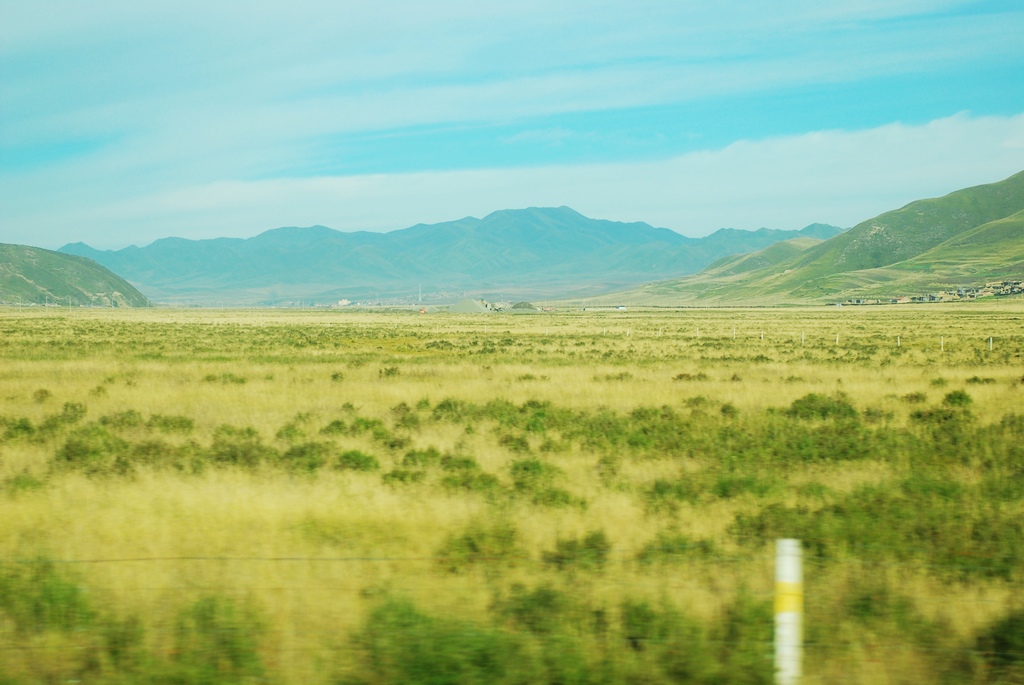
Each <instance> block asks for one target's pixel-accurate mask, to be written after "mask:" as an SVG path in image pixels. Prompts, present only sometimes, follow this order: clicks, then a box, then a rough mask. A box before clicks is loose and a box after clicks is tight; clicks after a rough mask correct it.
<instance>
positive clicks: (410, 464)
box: [402, 447, 441, 468]
mask: <svg viewBox="0 0 1024 685" xmlns="http://www.w3.org/2000/svg"><path fill="white" fill-rule="evenodd" d="M440 461H441V453H440V452H439V451H438V450H437V448H436V447H428V448H426V449H424V450H409V451H408V452H406V453H405V456H404V457H402V466H404V467H406V468H423V467H427V466H433V465H435V464H437V463H439V462H440Z"/></svg>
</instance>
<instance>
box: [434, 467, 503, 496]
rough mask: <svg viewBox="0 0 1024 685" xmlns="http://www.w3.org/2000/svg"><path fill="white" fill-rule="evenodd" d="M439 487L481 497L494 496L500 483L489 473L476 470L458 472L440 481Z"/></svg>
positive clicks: (498, 490)
mask: <svg viewBox="0 0 1024 685" xmlns="http://www.w3.org/2000/svg"><path fill="white" fill-rule="evenodd" d="M441 485H442V486H443V487H445V488H447V489H449V490H466V491H468V492H476V493H480V494H483V495H496V494H497V493H498V492H500V490H501V482H500V481H499V480H498V478H497V477H496V476H493V475H491V474H490V473H483V472H482V471H476V470H460V471H456V472H454V473H452V474H451V475H448V476H445V477H444V478H442V479H441Z"/></svg>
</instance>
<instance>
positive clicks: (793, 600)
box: [775, 581, 804, 614]
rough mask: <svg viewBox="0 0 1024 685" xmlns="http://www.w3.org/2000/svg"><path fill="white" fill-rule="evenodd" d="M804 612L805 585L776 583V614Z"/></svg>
mask: <svg viewBox="0 0 1024 685" xmlns="http://www.w3.org/2000/svg"><path fill="white" fill-rule="evenodd" d="M788 612H796V613H799V614H802V613H803V612H804V585H803V583H785V582H782V581H779V582H776V583H775V613H777V614H785V613H788Z"/></svg>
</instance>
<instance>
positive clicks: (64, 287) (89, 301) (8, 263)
mask: <svg viewBox="0 0 1024 685" xmlns="http://www.w3.org/2000/svg"><path fill="white" fill-rule="evenodd" d="M0 303H6V304H60V305H69V306H70V305H97V306H107V307H111V306H112V307H147V306H149V300H148V299H146V296H145V295H143V294H142V293H140V292H139V291H138V290H136V289H135V288H134V287H133V286H132V285H131V284H130V283H128V282H127V281H125V280H124V279H122V278H120V277H118V276H116V275H114V274H113V273H111V272H110V271H108V270H107V269H106V268H104V267H102V266H100V265H99V264H97V263H96V262H94V261H92V260H91V259H86V258H85V257H76V256H74V255H66V254H61V253H59V252H53V251H51V250H44V249H42V248H38V247H28V246H26V245H7V244H2V243H0Z"/></svg>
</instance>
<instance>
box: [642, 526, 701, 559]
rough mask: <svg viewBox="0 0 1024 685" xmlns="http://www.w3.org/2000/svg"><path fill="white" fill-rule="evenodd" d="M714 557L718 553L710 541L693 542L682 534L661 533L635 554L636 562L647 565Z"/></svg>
mask: <svg viewBox="0 0 1024 685" xmlns="http://www.w3.org/2000/svg"><path fill="white" fill-rule="evenodd" d="M716 556H718V552H717V550H716V549H715V544H714V543H713V542H712V541H711V540H693V539H691V538H690V537H688V536H686V535H683V534H682V533H674V532H668V531H662V532H660V533H658V535H657V536H656V537H655V538H654V540H652V541H651V542H649V543H647V545H645V546H644V548H643V549H641V550H640V551H639V552H638V553H637V555H636V560H637V561H639V562H640V563H641V564H644V565H649V564H655V563H659V564H667V563H679V562H683V561H689V560H693V559H713V558H715V557H716Z"/></svg>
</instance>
